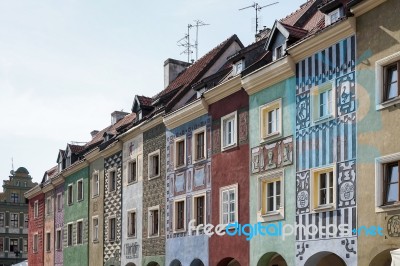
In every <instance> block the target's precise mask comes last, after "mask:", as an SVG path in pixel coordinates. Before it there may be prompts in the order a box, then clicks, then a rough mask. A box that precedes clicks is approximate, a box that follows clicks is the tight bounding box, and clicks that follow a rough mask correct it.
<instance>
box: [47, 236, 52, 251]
mask: <svg viewBox="0 0 400 266" xmlns="http://www.w3.org/2000/svg"><path fill="white" fill-rule="evenodd" d="M50 243H51V234H50V232H47V233H46V251H47V252H50Z"/></svg>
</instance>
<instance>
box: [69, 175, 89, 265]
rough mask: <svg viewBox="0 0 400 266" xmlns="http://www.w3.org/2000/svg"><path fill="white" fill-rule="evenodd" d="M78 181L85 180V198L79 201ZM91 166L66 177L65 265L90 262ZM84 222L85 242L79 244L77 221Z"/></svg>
mask: <svg viewBox="0 0 400 266" xmlns="http://www.w3.org/2000/svg"><path fill="white" fill-rule="evenodd" d="M78 181H83V199H82V200H79V201H78V197H77V196H78V193H77V187H78ZM88 181H89V167H85V168H83V169H81V170H79V171H77V172H75V173H73V174H71V175H70V176H67V177H65V183H64V195H65V196H64V230H63V258H64V265H70V266H85V265H88V262H89V257H88V256H89V252H88V251H89V247H88V236H89V234H88V233H89V232H88V230H89V224H88V212H89V204H88V203H89V182H88ZM71 185H72V189H73V197H72V203H71V204H69V203H68V188H69V186H71ZM80 221H82V222H83V239H82V241H83V243H82V244H77V240H78V239H77V223H78V222H80ZM70 224H71V225H72V228H73V229H72V245H68V225H70Z"/></svg>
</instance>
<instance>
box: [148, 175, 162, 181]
mask: <svg viewBox="0 0 400 266" xmlns="http://www.w3.org/2000/svg"><path fill="white" fill-rule="evenodd" d="M160 176H161V175H155V176H152V177H149V180H153V179H156V178H159V177H160Z"/></svg>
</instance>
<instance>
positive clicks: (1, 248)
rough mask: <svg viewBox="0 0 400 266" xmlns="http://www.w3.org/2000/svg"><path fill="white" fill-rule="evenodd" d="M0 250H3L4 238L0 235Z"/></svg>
mask: <svg viewBox="0 0 400 266" xmlns="http://www.w3.org/2000/svg"><path fill="white" fill-rule="evenodd" d="M0 252H4V238H3V237H0Z"/></svg>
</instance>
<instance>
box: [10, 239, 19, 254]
mask: <svg viewBox="0 0 400 266" xmlns="http://www.w3.org/2000/svg"><path fill="white" fill-rule="evenodd" d="M9 251H10V253H11V252H12V253H14V252H16V251H19V247H18V239H16V238H10V249H9Z"/></svg>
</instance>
